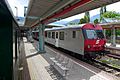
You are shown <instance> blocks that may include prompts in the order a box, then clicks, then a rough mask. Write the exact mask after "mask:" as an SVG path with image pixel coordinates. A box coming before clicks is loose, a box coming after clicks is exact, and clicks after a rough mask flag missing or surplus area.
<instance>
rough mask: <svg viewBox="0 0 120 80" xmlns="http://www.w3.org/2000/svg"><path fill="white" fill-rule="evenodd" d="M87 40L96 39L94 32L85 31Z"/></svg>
mask: <svg viewBox="0 0 120 80" xmlns="http://www.w3.org/2000/svg"><path fill="white" fill-rule="evenodd" d="M86 34H87V37H88V39H97V34H96V32H95V30H86Z"/></svg>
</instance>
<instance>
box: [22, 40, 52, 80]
mask: <svg viewBox="0 0 120 80" xmlns="http://www.w3.org/2000/svg"><path fill="white" fill-rule="evenodd" d="M23 41H24V48H25V59H26V61H27V65H26V66H28V72H29V74H30V78H26V80H29V79H30V80H53V79H52V78H51V76H50V75H49V73H48V72H47V70H46V69H45V67H47V66H49V63H48V62H47V61H46V60H45V59H44V58H43V57H42V56H41V55H40V54H39V53H37V51H36V49H35V48H34V47H33V45H32V44H31V43H29V42H27V40H26V38H23ZM25 73H26V72H25ZM24 77H27V73H26V74H25V75H24ZM24 79H25V78H24Z"/></svg>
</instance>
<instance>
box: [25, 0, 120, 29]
mask: <svg viewBox="0 0 120 80" xmlns="http://www.w3.org/2000/svg"><path fill="white" fill-rule="evenodd" d="M118 1H119V0H30V2H29V6H28V11H27V16H26V19H25V25H24V26H25V27H35V26H37V25H38V24H39V23H46V24H47V23H50V22H54V21H56V20H59V19H64V18H67V17H70V16H73V15H76V14H80V13H83V12H85V11H89V10H92V9H95V8H98V7H101V6H105V5H108V4H112V3H115V2H118Z"/></svg>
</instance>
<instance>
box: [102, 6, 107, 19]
mask: <svg viewBox="0 0 120 80" xmlns="http://www.w3.org/2000/svg"><path fill="white" fill-rule="evenodd" d="M105 12H107V9H106V6H103V7H101V8H100V21H102V20H103V16H102V15H103V14H104V13H105Z"/></svg>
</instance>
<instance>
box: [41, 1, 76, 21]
mask: <svg viewBox="0 0 120 80" xmlns="http://www.w3.org/2000/svg"><path fill="white" fill-rule="evenodd" d="M73 1H75V0H60V1H59V2H58V3H57V4H55V5H54V6H53V7H51V8H50V9H49V10H48V11H47V12H45V14H43V15H42V16H41V17H42V18H43V19H44V18H46V17H48V16H50V15H52V14H54V13H55V12H57V11H59V10H60V9H62V8H64V7H65V6H67V5H69V4H70V3H72V2H73Z"/></svg>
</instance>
